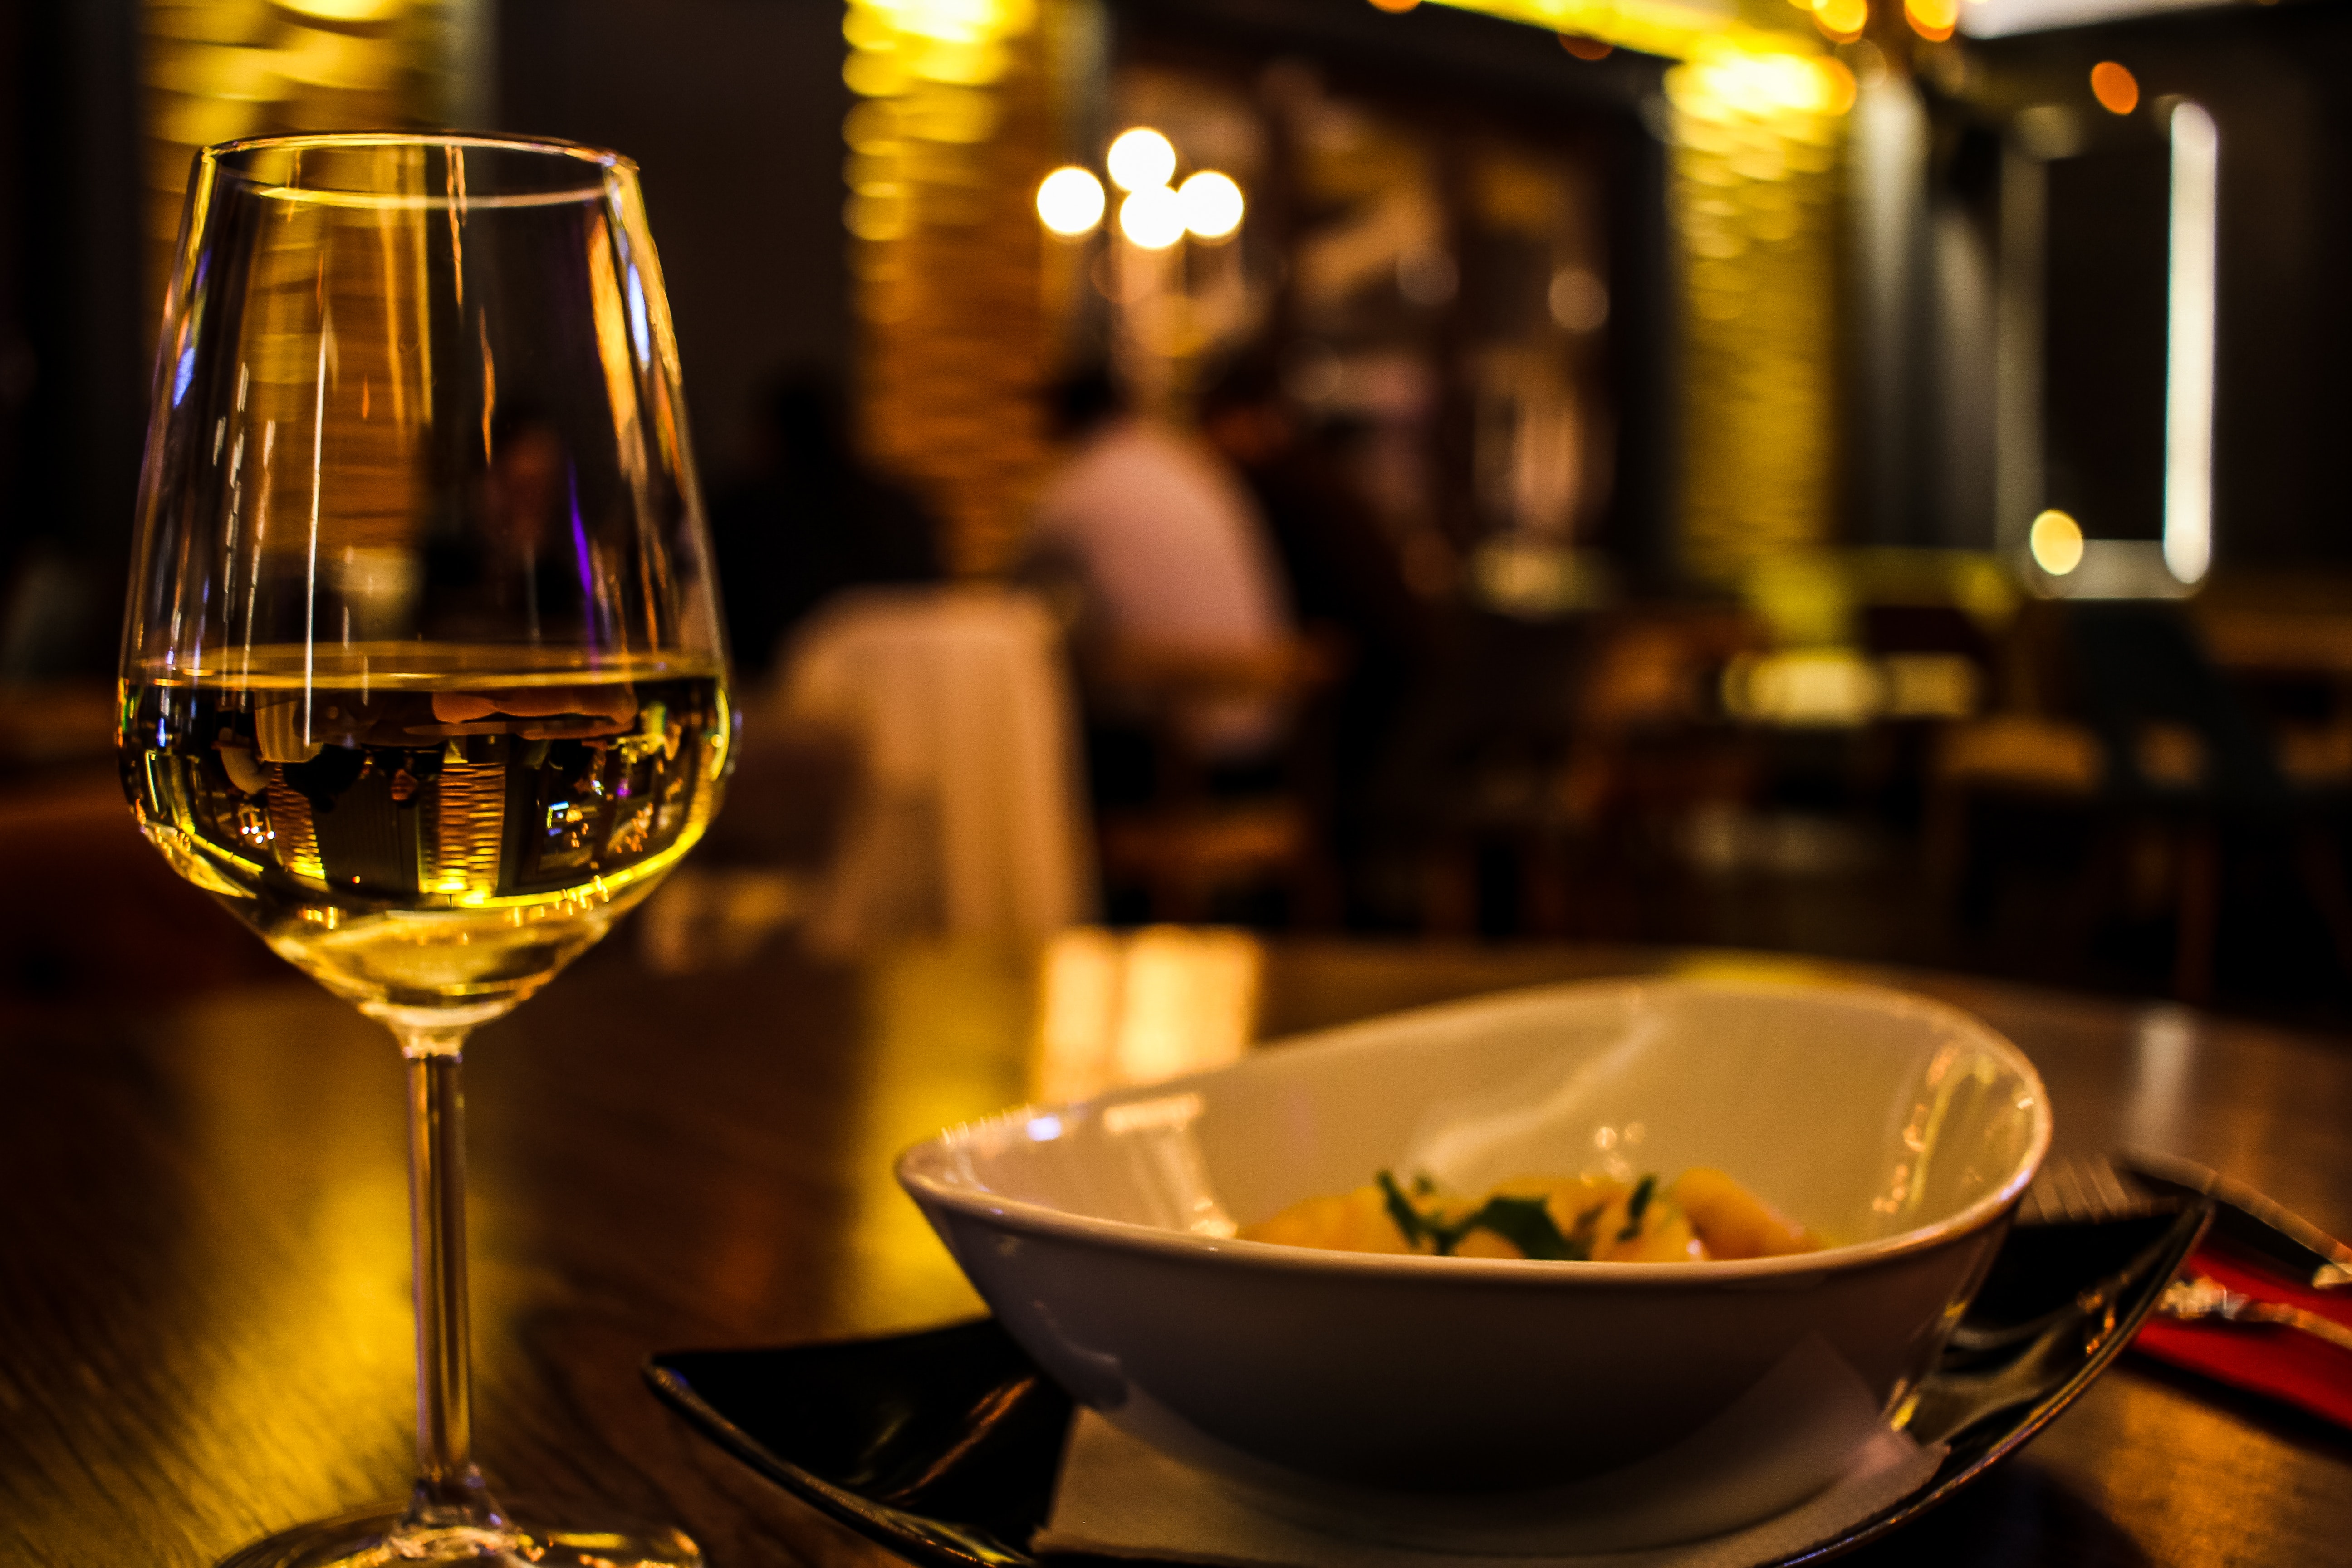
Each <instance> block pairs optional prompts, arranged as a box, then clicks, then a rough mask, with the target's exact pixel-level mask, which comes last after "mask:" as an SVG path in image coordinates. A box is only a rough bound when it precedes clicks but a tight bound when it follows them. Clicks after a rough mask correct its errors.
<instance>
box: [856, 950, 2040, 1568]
mask: <svg viewBox="0 0 2352 1568" xmlns="http://www.w3.org/2000/svg"><path fill="white" fill-rule="evenodd" d="M2049 1140H2050V1110H2049V1105H2048V1101H2047V1099H2046V1097H2045V1096H2044V1094H2043V1092H2042V1084H2041V1080H2040V1079H2039V1078H2038V1077H2037V1076H2036V1075H2035V1073H2034V1070H2033V1067H2032V1063H2031V1062H2029V1061H2028V1060H2027V1059H2026V1058H2025V1056H2024V1054H2023V1053H2022V1052H2021V1051H2020V1050H2019V1049H2018V1048H2017V1047H2015V1046H2014V1045H2011V1043H2010V1042H2009V1041H2008V1040H2006V1039H2004V1038H2002V1037H2000V1035H1998V1034H1997V1033H1995V1032H1994V1031H1993V1030H1991V1029H1990V1028H1989V1027H1987V1026H1985V1025H1984V1024H1982V1023H1981V1022H1979V1021H1978V1020H1977V1019H1975V1018H1972V1017H1970V1016H1968V1015H1966V1014H1964V1013H1961V1012H1959V1011H1958V1010H1957V1009H1955V1008H1952V1007H1948V1006H1946V1005H1942V1004H1940V1003H1937V1002H1933V1001H1930V1000H1928V999H1927V998H1925V997H1919V996H1913V995H1907V994H1903V993H1899V992H1894V991H1887V990H1883V989H1879V988H1875V987H1870V986H1861V985H1842V984H1840V985H1832V984H1773V983H1768V982H1756V981H1724V980H1703V979H1695V978H1694V979H1664V980H1643V981H1635V982H1610V983H1602V984H1577V985H1566V986H1553V987H1547V988H1543V989H1539V990H1534V991H1527V992H1518V993H1511V994H1502V995H1496V996H1489V997H1482V998H1478V999H1476V1000H1473V1001H1467V1002H1461V1003H1454V1004H1450V1005H1445V1006H1441V1007H1433V1008H1427V1009H1423V1010H1421V1011H1417V1012H1413V1013H1406V1014H1401V1015H1397V1016H1391V1017H1387V1018H1381V1019H1375V1020H1371V1021H1370V1022H1366V1023H1362V1024H1358V1025H1352V1026H1348V1027H1345V1028H1340V1029H1335V1030H1331V1031H1329V1032H1328V1033H1325V1034H1322V1035H1318V1036H1315V1037H1309V1038H1307V1039H1303V1040H1298V1041H1294V1042H1291V1043H1288V1044H1283V1045H1276V1046H1271V1047H1264V1048H1261V1049H1258V1050H1256V1051H1254V1052H1252V1053H1251V1054H1250V1055H1249V1056H1248V1057H1246V1058H1244V1059H1242V1060H1241V1061H1239V1062H1237V1063H1235V1064H1234V1065H1232V1066H1230V1067H1226V1068H1219V1069H1217V1070H1216V1071H1213V1072H1208V1073H1202V1074H1197V1075H1194V1076H1192V1077H1189V1078H1183V1079H1176V1080H1174V1081H1172V1082H1169V1083H1163V1084H1158V1085H1153V1086H1150V1087H1149V1088H1139V1089H1123V1090H1119V1091H1117V1092H1115V1093H1112V1094H1110V1095H1107V1096H1105V1097H1103V1098H1102V1099H1100V1100H1093V1101H1090V1102H1087V1103H1084V1104H1078V1105H1070V1106H1058V1107H1052V1108H1038V1107H1024V1108H1022V1109H1020V1110H1011V1111H1007V1112H1005V1113H1003V1114H1002V1115H999V1116H994V1117H991V1118H988V1119H985V1120H983V1121H978V1122H974V1123H971V1124H968V1125H965V1126H961V1127H957V1128H952V1129H950V1130H949V1131H945V1132H943V1133H941V1134H940V1136H938V1137H937V1138H935V1139H932V1140H931V1141H929V1142H925V1143H922V1144H919V1145H918V1146H917V1147H916V1148H914V1149H912V1150H910V1151H908V1153H907V1154H906V1155H905V1156H904V1158H903V1159H902V1160H901V1161H900V1163H899V1167H898V1173H899V1179H900V1181H901V1183H902V1184H904V1185H905V1186H906V1188H907V1190H908V1192H909V1194H912V1196H913V1197H914V1198H915V1200H916V1202H917V1203H918V1204H919V1205H920V1206H921V1207H922V1209H923V1211H924V1213H925V1215H926V1216H927V1217H928V1218H929V1220H930V1222H931V1225H932V1226H933V1227H934V1228H935V1229H936V1230H937V1231H938V1232H939V1234H940V1237H942V1238H943V1239H944V1240H945V1242H946V1244H947V1246H948V1248H949V1250H950V1252H951V1253H953V1255H954V1256H955V1258H956V1260H957V1261H958V1262H959V1263H960V1264H961V1266H962V1268H963V1269H964V1272H965V1273H966V1275H967V1276H968V1277H969V1278H970V1279H971V1282H972V1284H973V1285H974V1287H975V1288H976V1289H978V1290H979V1292H980V1294H981V1295H982V1297H983V1298H984V1299H985V1300H987V1301H988V1303H989V1305H990V1307H991V1308H992V1310H994V1312H995V1313H996V1316H997V1318H998V1320H999V1321H1001V1322H1002V1323H1003V1325H1004V1327H1005V1329H1006V1330H1007V1331H1009V1332H1010V1333H1011V1334H1012V1335H1013V1337H1014V1338H1015V1339H1016V1340H1018V1341H1019V1342H1020V1343H1021V1344H1022V1346H1023V1347H1024V1349H1025V1350H1027V1351H1028V1352H1029V1353H1030V1354H1031V1355H1032V1356H1033V1357H1034V1358H1035V1359H1036V1361H1037V1363H1038V1364H1039V1366H1040V1367H1041V1368H1043V1369H1044V1370H1045V1373H1047V1374H1048V1375H1049V1376H1051V1377H1053V1378H1054V1379H1055V1381H1056V1382H1058V1383H1060V1384H1062V1385H1063V1386H1064V1387H1065V1388H1066V1389H1068V1390H1069V1391H1070V1392H1071V1394H1073V1395H1074V1396H1075V1397H1076V1399H1077V1400H1078V1401H1079V1402H1080V1403H1082V1404H1084V1405H1088V1406H1091V1407H1092V1408H1093V1409H1095V1410H1096V1411H1097V1412H1099V1413H1100V1414H1101V1415H1103V1416H1104V1417H1105V1418H1106V1419H1108V1421H1110V1422H1111V1423H1113V1424H1114V1425H1116V1426H1119V1427H1120V1428H1122V1429H1123V1430H1124V1431H1126V1432H1127V1433H1128V1434H1129V1435H1130V1436H1135V1437H1138V1438H1139V1439H1141V1440H1142V1441H1144V1442H1147V1443H1150V1444H1151V1445H1152V1446H1154V1447H1158V1448H1160V1449H1161V1450H1162V1451H1164V1452H1167V1453H1169V1454H1171V1455H1173V1456H1175V1457H1177V1458H1180V1459H1182V1460H1184V1461H1185V1462H1187V1463H1190V1464H1192V1465H1194V1466H1196V1467H1198V1468H1204V1469H1207V1470H1210V1471H1213V1472H1215V1473H1217V1474H1218V1475H1220V1476H1222V1477H1223V1478H1225V1479H1227V1480H1229V1481H1232V1482H1234V1483H1237V1484H1240V1485H1243V1486H1244V1487H1255V1488H1259V1489H1264V1490H1265V1491H1267V1492H1269V1493H1271V1492H1277V1491H1278V1492H1281V1493H1282V1494H1284V1495H1286V1496H1298V1495H1305V1494H1307V1493H1315V1494H1317V1495H1320V1496H1326V1497H1328V1498H1334V1499H1338V1500H1339V1501H1338V1502H1335V1503H1334V1505H1333V1506H1334V1510H1335V1513H1336V1514H1337V1515H1339V1516H1351V1517H1362V1518H1365V1519H1378V1520H1381V1521H1384V1522H1383V1525H1382V1529H1383V1531H1384V1533H1385V1534H1386V1535H1387V1536H1388V1537H1389V1538H1391V1539H1398V1540H1403V1539H1409V1538H1410V1532H1409V1530H1408V1529H1407V1527H1406V1526H1405V1525H1402V1524H1399V1523H1397V1519H1398V1515H1397V1513H1396V1510H1398V1509H1401V1508H1403V1507H1404V1506H1405V1503H1404V1502H1402V1501H1400V1499H1402V1500H1407V1501H1410V1502H1411V1503H1412V1506H1413V1507H1414V1508H1421V1507H1423V1505H1424V1504H1426V1505H1427V1506H1428V1508H1429V1509H1432V1510H1436V1511H1437V1512H1440V1513H1444V1514H1445V1516H1446V1520H1447V1523H1446V1525H1445V1529H1444V1531H1443V1532H1442V1539H1434V1538H1431V1539H1429V1543H1431V1544H1446V1545H1454V1546H1457V1547H1460V1548H1461V1549H1465V1550H1468V1549H1472V1548H1471V1546H1470V1545H1469V1544H1468V1543H1470V1542H1486V1545H1485V1546H1483V1547H1479V1548H1478V1549H1481V1550H1486V1549H1491V1550H1496V1551H1506V1552H1508V1551H1528V1552H1535V1551H1543V1550H1555V1549H1557V1550H1566V1549H1567V1548H1565V1547H1560V1546H1558V1543H1556V1542H1549V1541H1548V1540H1537V1539H1535V1538H1532V1537H1528V1536H1524V1535H1518V1534H1513V1533H1511V1532H1510V1531H1509V1530H1507V1529H1506V1528H1504V1525H1505V1521H1509V1520H1511V1519H1514V1518H1518V1517H1520V1511H1521V1510H1517V1505H1516V1504H1515V1503H1512V1502H1510V1501H1509V1500H1512V1499H1525V1498H1529V1497H1541V1498H1550V1499H1554V1500H1557V1498H1558V1497H1559V1496H1560V1495H1563V1494H1562V1490H1561V1489H1570V1490H1576V1489H1599V1493H1600V1495H1601V1496H1602V1497H1603V1499H1604V1500H1607V1499H1614V1498H1620V1497H1622V1498H1633V1497H1637V1496H1647V1497H1653V1498H1656V1497H1664V1498H1666V1499H1668V1500H1670V1501H1671V1504H1672V1507H1671V1508H1670V1509H1669V1510H1668V1511H1670V1512H1671V1513H1672V1514H1673V1517H1674V1519H1675V1522H1676V1525H1677V1527H1678V1528H1681V1529H1684V1530H1685V1531H1687V1532H1688V1536H1693V1537H1695V1536H1697V1535H1704V1534H1706V1533H1710V1532H1711V1531H1717V1530H1724V1529H1731V1528H1736V1527H1738V1525H1740V1524H1742V1523H1745V1522H1748V1521H1751V1520H1754V1519H1758V1518H1761V1517H1763V1516H1764V1515H1765V1514H1766V1513H1769V1512H1771V1511H1775V1510H1778V1509H1780V1508H1782V1507H1786V1506H1788V1505H1789V1504H1790V1503H1792V1502H1794V1501H1796V1500H1800V1499H1801V1498H1803V1497H1806V1496H1809V1495H1811V1493H1812V1492H1813V1491H1816V1490H1818V1489H1820V1488H1822V1486H1825V1485H1827V1484H1829V1482H1830V1481H1831V1480H1832V1479H1835V1478H1836V1477H1838V1476H1840V1475H1843V1473H1845V1468H1846V1467H1847V1466H1848V1465H1850V1464H1851V1463H1852V1461H1853V1457H1854V1456H1855V1455H1857V1454H1858V1453H1860V1452H1862V1451H1863V1449H1864V1446H1865V1445H1868V1444H1870V1443H1872V1442H1874V1441H1876V1440H1877V1439H1879V1438H1882V1437H1884V1436H1885V1435H1886V1430H1887V1426H1888V1425H1889V1424H1890V1423H1893V1424H1896V1425H1899V1424H1900V1423H1901V1422H1902V1420H1903V1419H1904V1418H1905V1416H1906V1415H1907V1413H1908V1410H1909V1408H1910V1405H1911V1401H1912V1397H1913V1394H1914V1391H1915V1390H1916V1388H1917V1386H1918V1384H1919V1382H1920V1380H1921V1379H1922V1378H1923V1377H1924V1376H1925V1375H1926V1374H1927V1372H1928V1371H1929V1370H1931V1369H1932V1368H1933V1366H1934V1365H1935V1363H1936V1360H1937V1354H1938V1352H1940V1351H1941V1349H1942V1346H1943V1342H1944V1339H1945V1336H1946V1335H1947V1334H1948V1332H1949V1331H1950V1330H1951V1327H1952V1325H1953V1324H1954V1323H1956V1322H1957V1321H1958V1318H1959V1314H1960V1310H1961V1309H1962V1308H1963V1307H1964V1306H1965V1305H1966V1303H1967V1301H1968V1299H1969V1296H1970V1295H1972V1294H1973V1293H1974V1291H1975V1289H1976V1287H1977V1285H1978V1283H1979V1281H1980V1280H1981V1279H1983V1277H1984V1271H1985V1269H1986V1268H1988V1267H1989V1266H1990V1262H1991V1259H1992V1256H1993V1253H1994V1250H1995V1249H1996V1248H1997V1247H1998V1246H1999V1244H2000V1239H2001V1237H2002V1236H2003V1234H2004V1232H2005V1230H2006V1227H2007V1225H2008V1222H2009V1218H2010V1215H2011V1212H2012V1211H2013V1209H2014V1208H2015V1206H2016V1205H2017V1202H2018V1199H2019V1198H2020V1196H2021V1194H2023V1192H2024V1190H2025V1186H2026V1184H2027V1183H2028V1182H2029V1181H2030V1180H2031V1179H2032V1174H2033V1172H2034V1169H2035V1167H2036V1166H2037V1165H2038V1164H2039V1163H2040V1162H2041V1159H2042V1154H2043V1152H2044V1151H2045V1150H2046V1149H2047V1148H2048V1145H2049ZM1699 1165H1706V1166H1710V1167H1713V1168H1717V1169H1720V1170H1724V1171H1730V1172H1736V1173H1738V1175H1739V1177H1740V1179H1741V1180H1742V1181H1743V1182H1746V1183H1748V1184H1752V1185H1753V1186H1754V1188H1755V1190H1756V1191H1758V1192H1760V1193H1764V1194H1769V1195H1770V1197H1771V1199H1772V1201H1773V1203H1774V1204H1775V1205H1776V1206H1779V1207H1780V1209H1781V1210H1782V1212H1784V1213H1785V1214H1788V1215H1798V1216H1801V1217H1802V1219H1803V1221H1804V1222H1805V1224H1806V1225H1807V1226H1810V1227H1811V1228H1812V1229H1813V1230H1814V1231H1815V1232H1816V1233H1817V1234H1818V1235H1820V1236H1822V1237H1829V1238H1832V1239H1834V1241H1835V1242H1836V1243H1837V1245H1833V1246H1830V1247H1823V1248H1822V1249H1820V1250H1818V1251H1810V1252H1797V1253H1791V1254H1787V1255H1782V1256H1771V1257H1754V1258H1738V1259H1729V1260H1724V1259H1717V1260H1713V1261H1709V1262H1705V1263H1686V1264H1678V1265H1676V1266H1675V1267H1672V1268H1661V1267H1658V1266H1656V1265H1654V1264H1647V1263H1625V1262H1612V1261H1589V1262H1545V1261H1536V1260H1529V1259H1526V1258H1476V1257H1462V1256H1454V1257H1450V1258H1439V1257H1433V1256H1427V1255H1423V1254H1419V1253H1393V1254H1391V1253H1366V1252H1343V1251H1329V1250H1318V1249H1314V1248H1309V1247H1290V1246H1281V1245H1276V1244H1272V1243H1268V1242H1265V1241H1263V1240H1254V1239H1250V1238H1249V1237H1247V1236H1246V1235H1245V1234H1244V1233H1245V1232H1246V1231H1247V1230H1248V1229H1249V1228H1250V1227H1252V1226H1257V1225H1260V1224H1263V1223H1264V1222H1265V1221H1266V1220H1268V1219H1270V1218H1272V1217H1273V1216H1274V1215H1277V1214H1280V1213H1281V1212H1282V1211H1283V1210H1285V1209H1287V1208H1289V1207H1291V1206H1292V1205H1296V1204H1297V1203H1299V1202H1300V1201H1301V1200H1303V1199H1307V1198H1309V1197H1313V1196H1315V1195H1317V1194H1332V1193H1338V1192H1342V1191H1345V1190H1348V1189H1349V1188H1352V1187H1354V1186H1356V1185H1358V1184H1360V1183H1361V1182H1362V1181H1363V1179H1364V1176H1365V1173H1368V1172H1374V1171H1378V1170H1380V1169H1382V1168H1383V1167H1385V1168H1388V1169H1391V1170H1402V1171H1405V1172H1409V1173H1410V1172H1426V1173H1429V1175H1430V1176H1431V1178H1432V1179H1433V1182H1435V1183H1437V1184H1441V1185H1442V1186H1444V1188H1446V1189H1448V1190H1451V1191H1454V1192H1460V1193H1465V1194H1478V1193H1486V1192H1489V1191H1491V1190H1493V1189H1494V1188H1495V1187H1496V1186H1497V1185H1498V1184H1502V1183H1504V1182H1507V1181H1509V1180H1511V1179H1512V1178H1514V1177H1516V1176H1518V1175H1521V1174H1523V1173H1527V1172H1530V1171H1538V1172H1540V1171H1547V1170H1549V1171H1573V1170H1579V1169H1581V1168H1591V1169H1594V1170H1596V1171H1598V1172H1600V1173H1605V1174H1608V1175H1610V1176H1612V1177H1614V1178H1616V1179H1619V1180H1627V1181H1632V1180H1637V1179H1638V1176H1639V1173H1640V1172H1641V1171H1644V1170H1648V1171H1684V1170H1687V1169H1689V1168H1691V1167H1694V1166H1699ZM1636 1472H1639V1474H1638V1475H1637V1474H1636ZM1642 1477H1647V1478H1648V1479H1646V1480H1645V1479H1641V1478H1642ZM1644 1488H1647V1489H1648V1490H1644ZM1578 1495H1580V1496H1581V1495H1585V1493H1583V1492H1578ZM1661 1506H1664V1505H1663V1504H1662V1505H1661ZM1529 1507H1530V1509H1533V1510H1534V1512H1533V1513H1532V1514H1529V1515H1528V1517H1536V1516H1538V1515H1539V1516H1541V1517H1543V1518H1553V1517H1556V1515H1557V1510H1556V1509H1553V1508H1552V1507H1551V1505H1550V1504H1549V1503H1547V1504H1545V1505H1544V1506H1543V1507H1541V1508H1537V1507H1536V1506H1535V1505H1533V1504H1530V1505H1529ZM1384 1510H1385V1511H1384ZM1490 1525H1491V1526H1492V1528H1489V1526H1490ZM1685 1538H1687V1537H1685ZM1610 1539H1613V1538H1608V1537H1605V1536H1602V1537H1596V1538H1591V1539H1588V1540H1586V1541H1585V1542H1584V1544H1583V1545H1581V1546H1580V1547H1579V1548H1578V1549H1580V1550H1602V1549H1604V1544H1605V1542H1606V1541H1608V1540H1610ZM1620 1543H1621V1544H1643V1543H1644V1542H1620Z"/></svg>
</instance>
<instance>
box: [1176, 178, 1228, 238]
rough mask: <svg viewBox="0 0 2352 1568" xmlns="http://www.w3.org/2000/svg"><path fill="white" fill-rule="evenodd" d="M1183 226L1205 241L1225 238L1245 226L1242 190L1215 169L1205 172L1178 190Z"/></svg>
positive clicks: (1177, 196)
mask: <svg viewBox="0 0 2352 1568" xmlns="http://www.w3.org/2000/svg"><path fill="white" fill-rule="evenodd" d="M1176 200H1177V201H1178V203H1179V204H1181V206H1182V208H1183V213H1184V226H1185V227H1186V228H1188V229H1191V230H1192V232H1193V233H1194V234H1196V235H1198V236H1199V237H1202V239H1223V238H1224V237H1226V236H1227V235H1229V234H1231V233H1233V232H1234V230H1235V229H1237V228H1239V227H1241V226H1242V188H1241V187H1240V186H1239V185H1237V184H1234V182H1233V180H1232V179H1231V178H1230V177H1229V176H1227V175H1224V174H1219V173H1217V171H1216V170H1214V169H1203V170H1202V171H1201V172H1200V173H1199V174H1194V175H1193V176H1192V178H1191V179H1188V180H1186V181H1185V182H1184V183H1183V184H1181V185H1180V186H1178V187H1177V190H1176Z"/></svg>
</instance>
